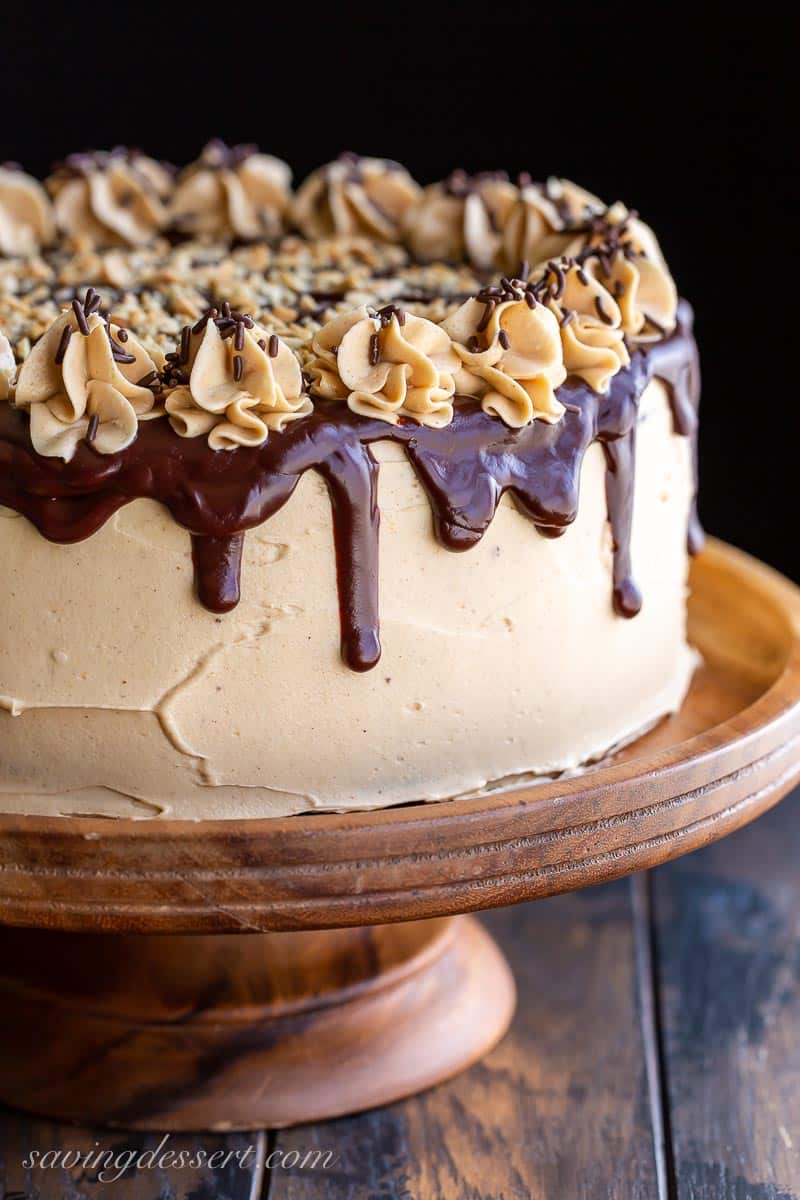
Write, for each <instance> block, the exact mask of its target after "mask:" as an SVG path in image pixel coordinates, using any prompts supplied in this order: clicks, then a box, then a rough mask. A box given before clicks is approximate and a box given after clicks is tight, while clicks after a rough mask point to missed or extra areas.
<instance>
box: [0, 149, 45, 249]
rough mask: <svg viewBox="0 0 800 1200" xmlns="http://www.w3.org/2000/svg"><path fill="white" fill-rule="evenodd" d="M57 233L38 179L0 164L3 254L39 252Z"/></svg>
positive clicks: (0, 219)
mask: <svg viewBox="0 0 800 1200" xmlns="http://www.w3.org/2000/svg"><path fill="white" fill-rule="evenodd" d="M54 233H55V223H54V219H53V209H52V205H51V204H50V198H49V196H48V195H47V192H46V191H45V190H44V188H43V187H42V185H41V184H40V183H39V181H38V180H37V179H33V178H32V177H31V176H30V175H26V174H25V172H24V171H21V170H19V169H17V168H16V167H8V166H0V254H7V255H9V256H11V255H29V254H37V253H38V252H39V250H41V249H42V247H43V246H48V245H49V244H50V243H51V242H52V240H53V236H54Z"/></svg>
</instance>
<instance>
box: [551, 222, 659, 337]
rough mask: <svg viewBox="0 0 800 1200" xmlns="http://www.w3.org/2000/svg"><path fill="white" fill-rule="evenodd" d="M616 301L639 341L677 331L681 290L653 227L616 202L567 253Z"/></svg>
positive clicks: (625, 324)
mask: <svg viewBox="0 0 800 1200" xmlns="http://www.w3.org/2000/svg"><path fill="white" fill-rule="evenodd" d="M564 254H565V255H566V256H567V257H568V258H571V257H574V258H575V259H577V260H578V262H579V263H580V264H581V266H582V268H583V271H584V272H585V273H586V274H587V275H589V276H590V277H591V278H593V279H594V280H596V282H597V283H598V284H600V285H601V286H602V288H603V289H604V291H606V292H607V293H608V294H609V295H610V296H611V297H612V299H613V300H614V302H615V304H616V306H617V308H618V309H619V314H620V325H621V328H622V329H623V330H624V332H625V333H626V334H627V335H628V337H630V338H633V339H634V340H636V341H656V340H658V339H659V338H661V337H663V336H664V335H665V334H667V333H671V332H672V330H673V329H674V328H675V321H676V314H677V309H678V292H677V288H676V287H675V283H674V281H673V279H672V276H671V275H670V273H669V269H668V267H667V264H666V262H665V261H664V257H663V255H662V253H661V248H660V247H659V244H658V241H657V239H656V236H655V234H654V233H653V231H652V229H650V227H649V226H648V225H645V223H644V222H643V221H641V220H640V219H639V217H638V215H637V213H636V212H632V211H630V210H629V209H627V208H626V207H625V205H623V204H619V203H618V204H614V205H612V206H611V208H608V209H606V210H605V211H604V212H603V213H602V214H600V215H596V216H595V217H593V218H592V220H591V221H590V222H589V224H588V228H587V229H586V230H584V231H581V232H580V233H577V234H576V235H575V236H574V237H573V238H572V239H571V240H570V242H569V243H568V245H567V246H566V248H565V250H564Z"/></svg>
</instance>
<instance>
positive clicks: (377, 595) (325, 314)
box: [0, 146, 698, 819]
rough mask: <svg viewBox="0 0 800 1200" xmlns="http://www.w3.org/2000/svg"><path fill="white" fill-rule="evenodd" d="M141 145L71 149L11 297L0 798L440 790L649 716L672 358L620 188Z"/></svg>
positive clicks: (220, 805) (48, 808)
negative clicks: (235, 244)
mask: <svg viewBox="0 0 800 1200" xmlns="http://www.w3.org/2000/svg"><path fill="white" fill-rule="evenodd" d="M240 151H241V153H240ZM156 167H157V164H155V165H153V164H151V162H150V160H146V161H145V160H143V159H142V158H141V156H140V157H136V156H133V157H130V156H128V157H125V156H123V155H122V154H121V153H118V152H113V153H112V154H111V155H110V156H108V157H107V158H105V159H103V158H92V159H90V160H89V161H88V162H87V161H84V160H83V159H80V158H79V159H78V160H76V161H73V162H71V163H70V162H69V160H68V162H67V164H66V165H65V166H64V167H63V168H62V169H61V171H60V173H57V174H56V176H55V177H54V182H53V186H52V191H53V194H54V197H55V199H54V205H55V209H56V219H57V221H58V223H59V224H60V225H61V227H62V229H66V227H67V225H69V229H68V230H67V233H68V239H72V241H69V240H68V242H67V243H65V247H64V248H59V249H56V250H55V251H54V252H48V253H47V254H46V255H45V257H44V258H42V257H41V256H39V257H38V258H37V256H36V255H35V254H34V253H32V252H31V254H29V257H28V258H27V259H25V260H24V261H23V260H22V259H15V260H11V261H10V263H9V269H8V270H7V271H6V272H5V275H6V292H5V299H4V298H3V294H2V292H0V320H2V319H3V317H5V319H6V320H5V323H6V327H7V329H9V331H10V333H11V336H10V337H9V338H8V339H7V340H6V343H5V345H6V349H5V351H3V352H2V353H0V367H2V368H3V371H4V377H5V379H6V381H7V383H6V385H5V386H6V390H7V391H8V395H9V401H10V403H9V404H7V405H5V406H3V405H1V404H0V504H2V505H5V506H6V507H5V508H3V509H0V544H1V545H2V548H3V550H4V557H5V561H6V562H7V563H8V564H9V569H8V570H7V572H6V575H5V578H4V579H3V581H2V584H0V593H2V594H3V599H4V601H5V610H6V611H7V612H10V613H12V614H13V618H12V620H11V622H10V626H9V629H8V632H7V634H6V635H4V636H3V637H1V638H0V748H2V749H1V751H0V809H6V810H11V811H22V812H48V813H58V814H64V815H69V814H73V813H102V814H104V815H109V816H134V817H157V816H173V817H182V818H189V819H207V818H214V817H256V816H265V815H283V814H288V813H292V812H299V811H306V810H309V809H324V808H329V809H334V808H335V809H342V808H375V807H381V806H383V805H386V804H395V803H402V802H408V801H416V800H420V799H426V800H436V799H446V798H448V797H452V796H455V795H459V794H463V793H465V792H474V791H476V790H480V789H482V788H484V787H486V786H491V785H492V784H493V783H494V782H495V781H498V780H507V779H508V778H510V777H514V776H523V775H525V776H527V775H529V774H531V773H533V774H536V773H540V774H551V773H555V772H559V771H563V770H572V769H574V768H576V767H577V766H579V765H580V764H582V763H584V762H587V761H589V760H591V759H593V758H596V757H598V756H600V755H602V754H603V753H605V752H606V751H607V750H609V749H610V748H611V747H613V746H614V745H616V744H619V743H620V742H623V741H627V740H630V739H631V738H632V737H634V736H636V734H637V733H639V732H641V731H642V730H643V729H645V728H647V727H649V726H650V725H652V724H653V723H654V722H655V721H656V720H657V719H658V718H659V717H661V716H663V715H664V714H665V713H667V712H671V711H674V710H675V709H676V708H677V707H678V706H679V704H680V702H681V700H682V698H683V695H684V694H685V691H686V688H687V687H688V683H689V680H690V677H691V671H692V667H693V662H694V656H693V653H692V652H691V651H690V650H689V648H688V646H687V644H686V637H685V607H686V578H687V565H688V556H687V551H688V549H689V548H690V546H693V547H694V548H696V545H697V539H698V534H697V527H696V520H695V517H694V496H695V491H696V478H695V465H694V453H695V446H694V438H695V432H696V406H697V396H698V374H697V359H696V348H695V346H694V341H693V338H692V334H691V313H690V310H689V309H688V306H685V305H683V306H682V307H680V308H678V306H677V299H676V294H675V289H674V284H673V283H672V280H671V278H670V276H669V273H668V271H667V269H666V265H665V264H664V262H663V259H662V257H661V255H660V251H659V250H658V246H657V243H656V242H655V239H654V237H653V235H652V233H651V232H650V231H649V230H648V229H647V227H646V226H643V225H642V224H641V222H640V221H639V220H638V218H637V217H636V215H635V214H631V213H629V212H628V211H627V210H626V209H623V208H622V207H621V206H612V208H605V207H604V206H602V205H601V203H600V202H599V201H597V199H596V198H595V197H592V196H591V195H590V194H589V193H585V192H581V191H580V189H576V188H574V185H563V184H561V185H559V187H554V186H553V185H552V184H548V185H547V186H543V185H533V184H531V183H529V182H526V181H519V183H518V184H517V185H516V186H514V185H511V184H510V182H509V181H508V180H507V179H505V178H503V177H501V176H497V175H491V176H482V177H474V178H473V179H472V180H470V179H468V178H467V177H466V176H459V175H458V174H457V173H456V175H454V176H451V177H449V179H448V180H447V181H445V183H444V184H443V185H441V186H439V185H437V186H436V187H434V188H433V189H428V190H427V191H426V192H420V191H419V189H416V185H413V181H410V177H407V176H406V175H405V174H404V173H402V171H401V169H400V168H397V167H396V165H394V164H386V163H382V162H381V160H355V159H354V158H353V157H350V158H345V159H344V160H340V162H339V164H338V165H335V168H334V167H331V168H326V169H325V170H323V171H322V172H321V173H318V174H317V175H315V176H313V177H311V179H310V180H309V181H308V184H307V185H304V186H303V188H301V189H300V192H299V193H298V194H297V197H296V198H295V199H292V198H291V196H290V195H289V192H288V180H287V176H286V174H285V172H283V171H281V169H280V167H279V166H276V162H275V160H270V159H269V158H268V156H260V155H258V154H257V153H256V152H255V151H254V150H253V148H250V147H244V148H234V149H233V150H230V149H228V148H220V147H219V146H216V147H215V148H213V150H211V151H209V152H208V154H207V155H206V156H204V158H203V159H201V160H200V161H199V162H198V164H195V165H194V166H193V167H192V168H191V169H189V170H188V171H187V172H185V174H184V176H181V177H180V178H179V180H178V182H177V184H173V183H172V182H171V177H170V176H169V174H168V173H164V172H163V171H162V170H161V169H160V168H159V169H158V170H157V169H156ZM12 174H13V173H12ZM148 180H149V182H148ZM5 182H6V184H7V181H5ZM3 184H4V179H3V178H0V209H2V205H3V197H4V194H3V187H2V185H3ZM12 184H14V180H12ZM15 186H17V189H18V190H19V186H20V185H19V180H16V184H15ZM117 186H119V187H123V186H124V187H127V188H129V189H132V194H134V195H139V193H138V192H136V188H139V189H140V192H141V197H140V201H136V202H135V203H134V202H133V201H126V202H125V205H123V207H125V206H128V207H130V206H131V205H133V207H134V208H135V213H134V214H133V216H135V218H136V223H135V224H134V225H131V224H130V222H129V221H128V223H126V221H127V219H128V217H130V216H131V214H128V213H127V209H126V216H125V220H123V219H122V218H121V217H120V215H119V213H118V212H117V211H116V209H117V207H118V194H117V192H115V190H114V189H115V187H117ZM103 188H105V189H106V190H105V192H104V191H103ZM235 188H239V189H240V190H242V192H243V194H246V195H247V196H249V197H250V202H251V204H252V205H253V208H252V211H251V212H250V217H248V215H247V214H248V211H250V210H246V209H245V208H242V206H241V205H239V206H238V207H236V208H235V209H231V208H230V207H229V205H228V201H227V200H226V197H229V195H230V192H231V189H235ZM559 188H560V190H559ZM154 189H156V191H157V192H158V204H156V201H155V199H154ZM159 189H160V191H159ZM34 190H35V189H34ZM126 194H127V193H126ZM98 196H101V198H103V202H102V203H101V204H100V206H99V207H98V201H97V197H98ZM199 196H203V197H205V200H204V203H205V204H206V205H207V206H208V207H207V211H206V217H205V218H204V221H205V224H204V225H203V229H202V231H198V230H196V229H188V228H186V227H185V225H186V222H187V221H188V220H189V219H190V217H191V214H192V213H193V212H194V211H195V210H194V209H193V208H192V205H193V204H196V203H197V198H198V197H199ZM256 196H259V197H261V200H262V201H264V198H265V197H269V205H271V206H272V208H270V214H271V215H270V216H269V220H267V217H266V210H263V212H262V217H263V220H262V217H259V218H258V221H257V220H256V217H255V216H254V215H253V214H256V213H257V212H258V211H261V210H259V209H258V205H257V204H256V203H255V200H254V199H253V198H254V197H256ZM65 197H66V198H67V199H65ZM170 197H172V198H171V199H170ZM176 197H177V199H176ZM187 197H188V199H187ZM213 197H216V198H217V199H216V200H215V201H214V203H213V204H212V199H213ZM181 198H182V199H181ZM17 199H18V197H17ZM36 201H37V204H39V205H41V195H39V194H38V193H36ZM67 201H68V203H67ZM264 202H265V203H266V201H264ZM214 204H216V205H217V207H214ZM137 205H138V207H137ZM158 205H161V208H159V207H158ZM170 205H172V211H173V216H174V220H175V222H176V230H177V240H176V242H175V245H174V247H173V248H170V247H169V246H159V245H158V243H157V239H158V235H159V230H160V229H161V228H163V227H164V224H165V222H166V221H167V220H168V219H169V218H168V215H167V214H168V212H169V211H170ZM273 209H274V211H273ZM38 211H39V210H38V209H37V212H38ZM175 213H177V214H178V216H175V215H174V214H175ZM476 213H478V215H479V216H480V214H481V213H482V214H483V218H486V219H488V217H489V216H491V218H492V219H491V221H489V222H488V224H487V220H483V222H482V221H481V220H476ZM390 214H391V219H390ZM234 216H235V217H236V220H240V221H243V222H244V224H241V225H238V226H236V228H234V224H235V222H233V218H234ZM251 217H252V220H251ZM285 220H294V221H295V222H296V223H297V224H298V225H300V226H301V228H303V229H304V231H305V232H306V233H307V234H308V235H309V236H310V239H311V240H308V241H302V240H292V239H291V238H290V239H288V240H284V241H283V242H275V241H274V240H273V241H272V242H270V241H269V239H270V238H273V239H274V238H276V237H279V236H280V227H281V224H282V222H284V221H285ZM247 221H249V222H250V223H249V225H248V224H247ZM259 221H261V224H259V223H258V222H259ZM232 222H233V224H232ZM40 225H42V222H40ZM206 225H207V226H208V228H206ZM218 226H219V228H218ZM42 228H44V226H43V225H42ZM498 230H500V231H501V232H502V236H500V235H499V234H498ZM17 234H18V236H17V237H16V241H17V243H19V241H20V238H21V234H20V233H19V231H17ZM134 235H135V236H136V237H138V238H139V242H138V243H137V245H138V246H139V247H140V248H137V249H135V250H132V249H130V245H131V243H132V242H133V240H134ZM199 235H200V236H205V237H208V238H219V237H221V236H222V237H227V238H246V239H248V245H247V246H245V247H243V248H241V249H240V250H234V251H233V252H232V253H231V252H227V253H226V252H224V251H222V250H218V249H217V248H216V245H215V243H214V242H213V241H208V242H201V241H198V240H197V238H198V236H199ZM112 237H113V239H115V240H112V241H111V243H110V244H111V246H112V247H114V248H112V249H103V245H104V244H108V243H109V239H112ZM190 238H191V239H194V240H187V239H190ZM80 239H83V243H82V244H83V245H84V249H83V250H81V249H80V247H79V245H78V244H77V242H78V241H80ZM154 239H155V240H154ZM314 239H316V240H314ZM401 239H406V240H407V242H408V245H409V246H410V247H411V248H412V250H413V253H414V254H415V255H416V256H417V258H416V261H415V260H414V259H413V258H410V257H409V256H408V252H407V251H405V250H402V248H401V247H400V244H399V243H400V240H401ZM126 245H127V247H128V248H127V249H125V248H124V247H125V246H126ZM520 249H521V250H526V251H528V252H529V253H530V254H531V261H528V262H525V263H523V264H522V265H521V266H520V267H519V268H518V270H517V271H516V272H512V273H510V274H502V273H499V274H498V273H497V264H499V263H502V261H503V259H504V258H506V259H510V256H511V254H512V252H513V253H517V252H518V251H519V250H520ZM450 252H452V253H457V254H459V255H462V256H463V257H464V259H465V261H464V262H463V263H461V264H454V265H451V264H448V263H446V262H443V261H439V262H437V261H428V262H425V261H422V260H425V259H428V260H430V259H432V258H435V255H436V254H437V253H438V254H440V255H444V254H445V253H450ZM82 254H83V255H85V256H86V260H85V261H83V262H82V261H81V255H82ZM113 256H115V257H113ZM65 272H66V275H67V276H69V275H70V273H72V274H73V276H74V275H75V274H76V273H77V276H78V277H81V276H82V277H83V278H84V279H85V280H86V284H87V287H86V290H83V289H82V288H79V287H76V286H75V285H74V284H73V285H72V286H71V288H70V287H67V288H66V294H65V287H64V285H63V284H62V285H59V283H58V281H59V279H63V278H64V277H65ZM86 272H90V274H89V276H88V277H87V275H86ZM109 273H110V274H111V275H116V281H115V282H114V283H112V284H110V283H109V282H108V280H109ZM0 276H2V272H0ZM89 279H91V280H92V281H93V282H92V283H91V284H90V283H89ZM9 280H11V281H12V284H13V285H14V286H16V292H14V291H13V288H12V290H11V291H9V283H8V281H9ZM20 280H23V281H24V286H22V284H21V283H20ZM223 283H224V284H225V286H226V288H227V290H228V294H229V297H232V299H231V298H229V299H225V300H222V299H217V298H216V297H218V296H219V288H220V285H221V284H223ZM415 289H416V290H415ZM459 289H464V290H462V291H459ZM70 291H71V293H72V294H71V296H70V295H69V292H70ZM209 300H210V301H211V303H209ZM37 322H38V325H37ZM39 326H41V327H39ZM26 330H27V331H29V332H28V333H26V332H25V331H26ZM20 334H21V336H20ZM29 334H32V335H33V336H29ZM170 345H172V347H174V348H173V349H168V348H167V347H169V346H170ZM1 349H2V347H0V350H1ZM537 531H538V534H539V535H542V534H543V535H545V536H537ZM432 534H433V535H435V536H432ZM452 551H468V553H459V554H453V553H452ZM337 625H338V626H339V629H340V634H339V639H338V640H339V642H340V652H337V637H336V628H337Z"/></svg>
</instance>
